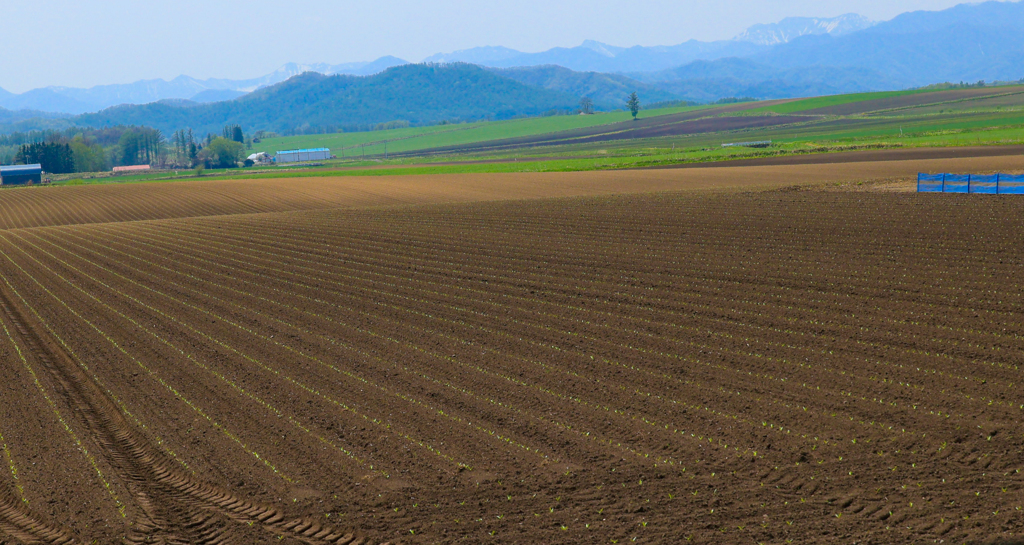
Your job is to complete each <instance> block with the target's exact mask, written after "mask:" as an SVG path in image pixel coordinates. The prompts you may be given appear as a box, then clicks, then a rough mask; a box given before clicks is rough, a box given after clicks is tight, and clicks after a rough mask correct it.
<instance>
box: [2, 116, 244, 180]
mask: <svg viewBox="0 0 1024 545" xmlns="http://www.w3.org/2000/svg"><path fill="white" fill-rule="evenodd" d="M247 145H248V147H250V148H251V147H252V140H251V138H247V137H246V135H245V133H244V132H243V130H242V127H241V126H239V125H229V126H226V127H224V130H223V132H222V135H221V136H215V135H212V134H208V135H206V137H205V138H199V137H197V136H196V135H195V134H194V133H193V131H192V130H191V129H183V130H179V131H175V133H174V135H173V137H172V139H171V141H170V142H168V141H167V139H166V138H165V137H164V135H163V134H162V133H161V132H160V131H159V130H157V129H154V128H152V127H137V126H117V127H106V128H102V129H92V128H71V129H67V130H63V131H61V130H50V131H32V132H20V133H19V132H16V133H11V134H7V135H0V164H10V163H15V164H34V163H39V164H40V165H42V167H43V170H44V171H46V172H48V173H52V174H70V173H74V172H102V171H108V170H110V169H112V168H113V167H118V166H133V165H152V166H154V167H158V168H193V167H196V166H200V165H202V166H205V167H207V168H231V167H234V166H237V163H238V161H241V160H242V158H243V155H244V151H245V148H246V146H247Z"/></svg>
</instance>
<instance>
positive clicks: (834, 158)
mask: <svg viewBox="0 0 1024 545" xmlns="http://www.w3.org/2000/svg"><path fill="white" fill-rule="evenodd" d="M1014 155H1024V146H965V147H955V148H902V149H878V150H859V151H844V152H836V153H808V154H793V155H784V156H781V157H759V158H756V159H737V160H735V161H719V162H716V163H692V164H683V165H667V166H658V167H648V168H657V169H663V168H721V167H762V166H775V165H832V164H843V163H872V162H883V161H923V160H935V159H972V158H988V157H1008V156H1014ZM986 170H991V169H986Z"/></svg>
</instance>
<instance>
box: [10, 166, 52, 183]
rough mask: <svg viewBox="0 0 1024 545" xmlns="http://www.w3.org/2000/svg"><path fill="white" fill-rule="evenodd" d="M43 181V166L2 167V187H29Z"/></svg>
mask: <svg viewBox="0 0 1024 545" xmlns="http://www.w3.org/2000/svg"><path fill="white" fill-rule="evenodd" d="M42 181H43V166H42V165H12V166H6V167H0V185H28V184H38V183H40V182H42Z"/></svg>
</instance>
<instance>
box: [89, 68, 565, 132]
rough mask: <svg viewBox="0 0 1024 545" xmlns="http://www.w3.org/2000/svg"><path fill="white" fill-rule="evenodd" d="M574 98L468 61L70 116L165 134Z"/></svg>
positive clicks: (546, 106) (409, 116) (351, 124)
mask: <svg viewBox="0 0 1024 545" xmlns="http://www.w3.org/2000/svg"><path fill="white" fill-rule="evenodd" d="M578 100H579V97H576V96H573V95H571V94H569V93H565V92H559V91H553V90H547V89H542V88H537V87H532V86H529V85H526V84H523V83H519V82H517V81H513V80H511V79H509V78H505V77H502V76H500V75H498V74H494V73H492V72H490V71H488V70H484V69H482V68H479V67H477V66H473V65H468V64H450V65H406V66H399V67H395V68H391V69H388V70H386V71H384V72H382V73H380V74H377V75H374V76H368V77H356V76H323V75H320V74H315V73H306V74H302V75H300V76H296V77H294V78H292V79H290V80H288V81H286V82H283V83H280V84H277V85H274V86H272V87H267V88H265V89H261V90H258V91H256V92H253V93H251V94H249V95H246V96H244V97H242V98H239V99H236V100H231V101H227V102H217V103H212V104H196V103H166V102H162V103H153V104H145V105H125V106H116V107H113V108H108V109H106V110H103V111H101V112H98V113H94V114H84V115H81V116H77V117H75V118H73V120H72V121H73V122H74V123H75V124H77V125H80V126H91V127H108V126H114V125H146V126H150V127H156V128H158V129H160V130H161V131H163V132H164V133H165V134H170V133H171V132H173V131H175V130H177V129H180V128H185V127H190V128H192V129H193V130H196V131H198V132H199V133H200V134H202V133H206V132H213V133H219V132H220V130H221V128H222V127H223V126H224V125H228V124H238V125H241V126H242V127H243V128H244V129H245V130H246V132H251V131H255V130H268V131H274V132H279V133H287V132H300V133H302V132H316V129H326V130H329V131H330V132H334V131H337V130H338V129H346V130H356V129H362V128H366V127H367V126H373V125H376V124H379V123H386V122H389V121H396V120H400V121H407V122H409V123H410V124H412V125H424V124H430V123H435V122H438V121H443V120H481V119H510V118H514V117H519V116H536V115H542V114H544V113H545V112H549V111H559V110H568V109H572V108H574V107H575V106H576V105H577V102H578Z"/></svg>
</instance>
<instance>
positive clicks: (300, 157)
mask: <svg viewBox="0 0 1024 545" xmlns="http://www.w3.org/2000/svg"><path fill="white" fill-rule="evenodd" d="M330 158H331V150H329V149H327V148H316V149H299V150H292V151H279V152H277V155H275V156H274V161H275V162H277V163H299V162H302V161H323V160H325V159H330Z"/></svg>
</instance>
